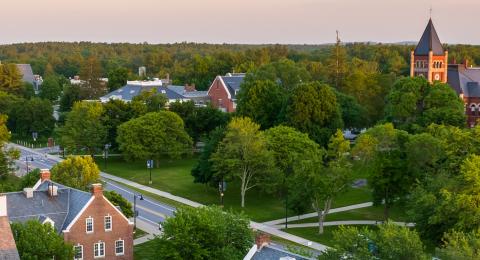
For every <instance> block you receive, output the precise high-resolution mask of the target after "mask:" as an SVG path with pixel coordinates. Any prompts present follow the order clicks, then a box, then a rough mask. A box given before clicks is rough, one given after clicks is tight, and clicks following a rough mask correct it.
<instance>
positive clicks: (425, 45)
mask: <svg viewBox="0 0 480 260" xmlns="http://www.w3.org/2000/svg"><path fill="white" fill-rule="evenodd" d="M430 51H433V55H443V54H444V52H443V46H442V43H441V42H440V39H439V38H438V35H437V31H436V30H435V27H434V26H433V22H432V19H430V20H429V21H428V24H427V28H425V31H424V32H423V35H422V38H420V41H419V42H418V45H417V47H416V48H415V55H425V56H426V55H428V53H429V52H430Z"/></svg>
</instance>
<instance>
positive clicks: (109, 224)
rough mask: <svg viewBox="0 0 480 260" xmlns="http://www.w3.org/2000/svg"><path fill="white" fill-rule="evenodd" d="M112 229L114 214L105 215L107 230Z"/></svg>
mask: <svg viewBox="0 0 480 260" xmlns="http://www.w3.org/2000/svg"><path fill="white" fill-rule="evenodd" d="M111 230H112V216H105V231H111Z"/></svg>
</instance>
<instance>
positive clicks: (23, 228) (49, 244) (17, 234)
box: [11, 220, 74, 259]
mask: <svg viewBox="0 0 480 260" xmlns="http://www.w3.org/2000/svg"><path fill="white" fill-rule="evenodd" d="M11 227H12V233H13V237H14V239H15V243H16V245H17V249H18V253H19V255H20V258H21V259H72V258H73V253H74V252H73V245H72V244H69V243H67V242H65V241H64V240H63V237H62V236H61V235H59V234H57V233H56V232H55V229H53V227H52V226H51V225H50V224H41V223H40V222H38V221H37V220H28V221H26V222H25V223H19V222H14V223H12V224H11Z"/></svg>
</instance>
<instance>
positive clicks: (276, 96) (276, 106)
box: [236, 80, 287, 129]
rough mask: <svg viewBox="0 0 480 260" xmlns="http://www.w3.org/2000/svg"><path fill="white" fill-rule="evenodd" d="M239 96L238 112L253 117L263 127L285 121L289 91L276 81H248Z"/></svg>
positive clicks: (266, 127) (243, 85)
mask: <svg viewBox="0 0 480 260" xmlns="http://www.w3.org/2000/svg"><path fill="white" fill-rule="evenodd" d="M237 98H238V105H237V110H236V111H237V113H238V114H239V115H242V116H246V117H250V118H252V119H253V120H254V121H255V122H257V123H259V124H260V125H261V126H262V128H263V129H268V128H270V127H272V126H275V125H277V124H279V123H281V122H283V121H284V117H285V106H286V102H287V93H286V91H285V90H284V89H283V88H282V87H281V86H280V85H279V84H277V83H275V82H274V81H271V80H255V81H246V82H245V83H243V84H242V88H241V89H240V92H239V94H238V97H237Z"/></svg>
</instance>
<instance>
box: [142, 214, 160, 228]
mask: <svg viewBox="0 0 480 260" xmlns="http://www.w3.org/2000/svg"><path fill="white" fill-rule="evenodd" d="M137 218H141V219H143V220H145V221H147V222H150V223H152V224H154V225H155V226H158V223H156V222H154V221H151V220H150V219H148V218H144V217H142V216H138V217H137Z"/></svg>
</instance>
